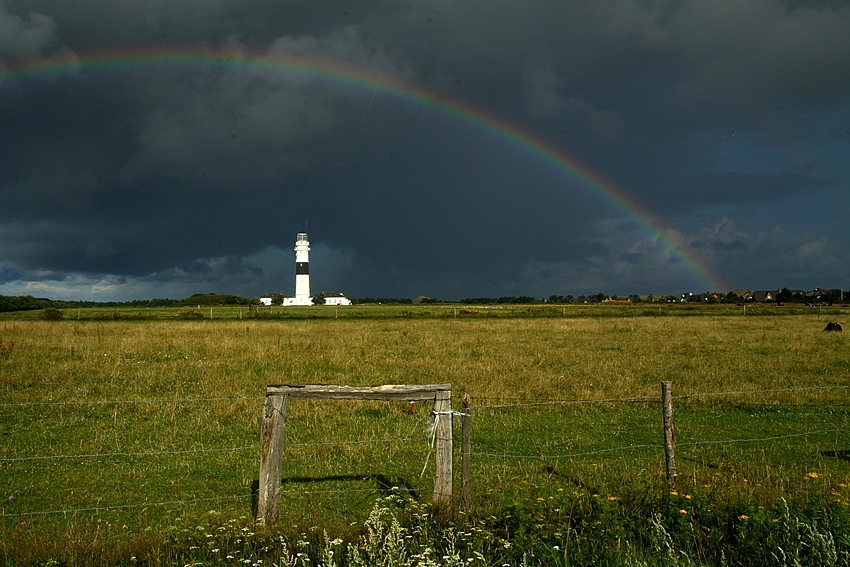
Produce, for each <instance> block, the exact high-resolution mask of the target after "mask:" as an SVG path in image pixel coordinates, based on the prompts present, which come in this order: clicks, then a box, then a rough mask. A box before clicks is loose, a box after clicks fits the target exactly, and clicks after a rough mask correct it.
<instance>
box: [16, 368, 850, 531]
mask: <svg viewBox="0 0 850 567" xmlns="http://www.w3.org/2000/svg"><path fill="white" fill-rule="evenodd" d="M848 388H850V385H834V386H813V387H796V388H775V389H767V390H741V391H724V392H706V393H692V394H681V395H676V396H674V399H677V400H687V399H699V398H709V397H723V396H726V397H732V396H747V395H757V394H776V393H793V392H818V391H827V390H847V389H848ZM264 399H265V397H210V398H163V399H128V400H90V401H86V400H70V401H34V402H19V403H0V408H27V407H34V406H50V407H53V406H74V407H80V406H86V405H89V406H95V405H115V404H180V403H184V404H190V403H199V402H202V403H203V402H242V401H255V402H260V401H262V400H264ZM478 399H479V400H500V401H512V402H515V403H493V404H486V403H485V404H482V405H474V406H472V407H471V408H469V409H470V410H471V411H472V412H473V413H474V412H475V411H477V410H509V409H513V408H528V407H547V406H548V407H555V406H571V405H581V404H608V403H647V402H659V401H660V400H661V396H660V395H654V396H634V397H620V398H599V399H579V400H563V399H538V400H532V401H529V400H527V399H526V400H521V399H516V400H510V399H507V398H487V397H482V398H478ZM453 413H455V414H457V412H453ZM847 433H850V430H848V429H844V428H833V429H820V430H814V431H806V432H800V433H789V434H783V435H774V436H768V437H752V438H737V439H715V440H703V441H699V440H694V441H682V442H677V443H676V447H697V446H706V445H728V444H744V443H768V442H774V441H781V440H784V439H792V438H801V437H808V436H816V435H826V434H847ZM659 436H660V435H659ZM428 440H429V439H428V438H427V437H414V436H408V437H393V438H384V439H358V440H343V441H325V442H322V441H317V442H312V443H285V444H284V447H286V448H309V447H321V446H345V445H363V444H373V443H410V442H415V441H426V442H427V441H428ZM249 450H251V451H258V450H259V446H258V445H256V444H253V445H245V446H238V447H218V448H216V447H213V448H197V449H174V450H163V451H137V452H112V453H82V454H64V455H41V456H25V457H5V458H0V462H2V463H15V462H29V461H45V460H62V459H87V458H104V459H106V458H122V457H124V458H127V457H138V458H145V457H153V456H161V455H185V454H204V453H228V452H229V453H236V452H240V451H249ZM637 450H653V451H658V450H662V451H663V450H664V446H663V445H662V444H660V443H659V444H652V443H650V444H633V445H624V446H619V447H609V448H604V449H596V450H589V451H577V452H571V453H563V454H548V455H541V454H519V453H494V452H488V451H473V452H470V453H469V455H470V456H473V457H481V458H487V459H505V460H537V461H557V460H565V459H572V458H579V457H589V456H594V455H601V454H608V453H615V452H628V451H637ZM426 463H427V460H426ZM405 490H415V491H425V490H426V489H425V488H421V487H420V488H405ZM380 491H384V489H380V488H364V489H327V490H314V491H304V490H297V491H284V492H281V495H282V496H302V495H311V494H345V493H372V492H380ZM251 496H252V495H251V494H240V495H231V496H216V497H208V498H192V499H186V500H182V499H180V500H163V501H155V502H142V503H129V504H118V505H112V506H95V507H84V508H74V509H57V510H42V511H32V512H15V513H5V512H4V514H3V515H4V516H5V517H27V516H44V515H58V514H63V515H69V514H78V513H91V512H101V511H109V510H124V509H139V508H147V507H159V506H173V505H186V504H196V503H203V502H221V501H228V500H239V499H245V498H249V497H251Z"/></svg>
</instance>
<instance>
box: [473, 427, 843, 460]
mask: <svg viewBox="0 0 850 567" xmlns="http://www.w3.org/2000/svg"><path fill="white" fill-rule="evenodd" d="M848 432H850V430H847V429H821V430H818V431H807V432H805V433H789V434H787V435H774V436H772V437H755V438H750V439H720V440H714V441H686V442H683V443H679V442H677V443H676V447H677V448H678V447H690V446H695V445H721V444H732V443H753V442H757V441H778V440H781V439H790V438H793V437H807V436H809V435H822V434H824V433H848ZM663 448H664V446H663V445H626V446H623V447H611V448H608V449H598V450H595V451H584V452H580V453H567V454H563V455H517V454H498V453H484V452H473V453H470V454H471V455H476V456H481V457H489V458H505V459H529V460H558V459H568V458H571V457H585V456H589V455H598V454H601V453H611V452H614V451H627V450H630V449H663Z"/></svg>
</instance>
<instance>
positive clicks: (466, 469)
mask: <svg viewBox="0 0 850 567" xmlns="http://www.w3.org/2000/svg"><path fill="white" fill-rule="evenodd" d="M470 402H471V400H470V398H469V394H466V395H464V396H463V418H462V420H461V435H462V437H461V478H462V480H461V485H460V503H461V508H462V509H463V511H464V512H466V511H468V510H469V507H470V505H471V503H472V495H471V491H470V486H469V481H470V477H471V467H470V457H471V455H472V410H471V409H470V407H469V406H470Z"/></svg>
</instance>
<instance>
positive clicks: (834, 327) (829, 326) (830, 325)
mask: <svg viewBox="0 0 850 567" xmlns="http://www.w3.org/2000/svg"><path fill="white" fill-rule="evenodd" d="M841 330H842V329H841V325H839V324H838V323H827V324H826V327H825V328H824V331H841Z"/></svg>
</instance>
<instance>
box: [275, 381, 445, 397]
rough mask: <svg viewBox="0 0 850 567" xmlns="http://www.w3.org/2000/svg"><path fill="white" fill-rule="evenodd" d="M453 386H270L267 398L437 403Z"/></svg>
mask: <svg viewBox="0 0 850 567" xmlns="http://www.w3.org/2000/svg"><path fill="white" fill-rule="evenodd" d="M451 390H452V385H451V384H415V385H404V384H390V385H384V386H360V387H356V386H333V385H325V384H304V385H299V384H269V385H268V386H266V396H288V397H290V398H293V399H300V400H403V401H414V400H433V399H435V397H436V395H437V392H445V391H448V392H451Z"/></svg>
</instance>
